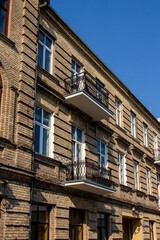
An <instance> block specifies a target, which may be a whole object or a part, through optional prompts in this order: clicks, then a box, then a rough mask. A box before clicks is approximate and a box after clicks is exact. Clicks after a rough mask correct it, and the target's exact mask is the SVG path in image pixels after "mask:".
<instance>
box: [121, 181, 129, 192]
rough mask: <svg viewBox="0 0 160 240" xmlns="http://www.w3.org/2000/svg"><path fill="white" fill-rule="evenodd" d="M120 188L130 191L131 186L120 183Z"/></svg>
mask: <svg viewBox="0 0 160 240" xmlns="http://www.w3.org/2000/svg"><path fill="white" fill-rule="evenodd" d="M120 189H121V190H122V191H124V192H131V191H132V188H131V187H128V186H127V185H124V184H121V183H120Z"/></svg>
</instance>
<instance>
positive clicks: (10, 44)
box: [0, 32, 15, 47]
mask: <svg viewBox="0 0 160 240" xmlns="http://www.w3.org/2000/svg"><path fill="white" fill-rule="evenodd" d="M0 39H1V40H3V41H4V42H5V43H7V44H8V45H9V46H10V47H14V46H15V43H14V42H13V41H12V40H10V39H9V38H8V37H7V36H5V35H4V34H3V33H1V32H0Z"/></svg>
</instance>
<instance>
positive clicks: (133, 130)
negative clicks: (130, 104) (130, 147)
mask: <svg viewBox="0 0 160 240" xmlns="http://www.w3.org/2000/svg"><path fill="white" fill-rule="evenodd" d="M131 135H132V136H133V137H136V115H135V114H134V113H133V112H131Z"/></svg>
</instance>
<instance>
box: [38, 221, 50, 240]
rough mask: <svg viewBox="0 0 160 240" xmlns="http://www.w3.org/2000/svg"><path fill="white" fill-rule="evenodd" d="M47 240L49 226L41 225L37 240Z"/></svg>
mask: <svg viewBox="0 0 160 240" xmlns="http://www.w3.org/2000/svg"><path fill="white" fill-rule="evenodd" d="M47 239H48V225H47V224H40V223H39V225H38V239H37V240H47Z"/></svg>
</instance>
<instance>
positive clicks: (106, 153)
mask: <svg viewBox="0 0 160 240" xmlns="http://www.w3.org/2000/svg"><path fill="white" fill-rule="evenodd" d="M98 142H99V143H100V152H98ZM101 143H102V144H104V148H105V154H102V153H101ZM97 154H98V156H99V157H100V163H99V162H98V164H99V166H100V167H101V166H102V163H101V157H104V166H103V167H104V168H107V167H108V145H107V144H105V143H103V142H101V141H100V140H97Z"/></svg>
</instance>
